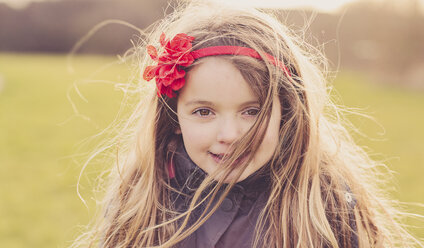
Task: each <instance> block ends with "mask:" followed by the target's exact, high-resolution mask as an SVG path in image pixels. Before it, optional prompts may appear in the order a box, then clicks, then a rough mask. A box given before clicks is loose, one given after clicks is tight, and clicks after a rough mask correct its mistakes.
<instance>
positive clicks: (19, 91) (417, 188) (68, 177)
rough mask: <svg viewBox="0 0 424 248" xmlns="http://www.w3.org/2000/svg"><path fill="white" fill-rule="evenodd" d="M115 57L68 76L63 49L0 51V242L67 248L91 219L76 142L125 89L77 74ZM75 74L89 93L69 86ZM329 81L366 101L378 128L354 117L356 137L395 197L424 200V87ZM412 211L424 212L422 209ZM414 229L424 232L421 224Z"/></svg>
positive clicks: (89, 59)
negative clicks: (386, 171)
mask: <svg viewBox="0 0 424 248" xmlns="http://www.w3.org/2000/svg"><path fill="white" fill-rule="evenodd" d="M114 59H115V58H112V57H100V56H78V57H76V58H75V60H74V63H73V65H74V66H75V70H76V73H74V74H70V73H68V72H67V67H66V57H65V56H62V55H43V54H33V55H19V54H0V195H1V204H0V247H9V248H15V247H66V246H68V245H69V244H70V242H71V241H72V239H73V238H75V237H76V234H77V233H78V232H79V230H80V229H81V227H80V226H79V225H85V224H87V223H88V220H89V217H90V216H91V215H92V214H93V213H94V209H93V206H94V202H93V200H92V199H90V197H91V196H92V194H91V193H90V192H91V188H92V187H93V184H92V183H93V181H92V180H90V179H94V177H96V176H97V175H98V174H99V173H100V172H99V170H98V169H97V170H96V168H94V167H95V166H94V167H93V168H92V167H89V168H88V169H87V173H86V174H85V176H84V177H83V179H82V181H81V184H82V188H81V190H82V191H81V192H82V196H83V197H84V198H85V199H86V200H87V201H88V205H89V206H90V208H89V209H87V208H86V207H85V206H84V204H83V203H82V202H81V201H80V199H79V198H78V196H77V193H76V184H77V180H78V175H79V172H80V170H81V162H83V161H84V158H85V154H81V152H88V151H89V149H90V144H92V143H88V145H85V146H83V147H84V148H83V149H81V145H80V144H81V142H82V141H84V140H85V139H86V138H88V137H91V136H92V135H95V134H96V133H98V132H99V131H101V130H102V129H104V128H105V127H106V126H107V125H108V124H109V123H110V122H111V121H112V120H113V118H114V117H115V115H116V113H117V111H118V108H119V103H120V99H121V97H122V94H121V93H120V92H119V91H117V90H115V88H114V87H113V85H112V84H108V83H100V82H97V83H87V82H80V81H78V80H81V79H84V78H89V77H90V74H91V73H92V72H94V71H96V70H97V69H99V68H100V67H101V66H103V65H105V64H107V63H109V62H112V61H114ZM128 76H129V70H128V67H127V66H125V65H114V66H111V67H110V68H108V69H105V70H102V72H100V73H98V74H96V75H94V76H92V78H93V79H100V80H110V81H114V82H125V81H126V80H127V78H128ZM74 82H77V85H78V88H79V90H80V92H81V94H82V95H84V97H85V98H86V99H87V101H85V100H84V99H83V98H81V97H80V96H78V94H77V92H76V90H75V89H74V88H72V86H73V84H74ZM334 86H335V89H336V91H337V94H338V95H340V96H341V98H342V99H343V101H342V102H343V104H345V105H347V106H349V107H354V108H360V109H363V111H362V112H366V113H368V114H370V115H372V116H374V117H375V118H376V119H377V121H378V123H379V124H381V126H382V127H384V129H383V128H382V127H381V126H380V125H379V124H377V123H375V122H373V121H370V120H368V119H366V118H359V117H357V116H351V117H350V118H351V120H352V122H353V123H355V124H356V125H357V127H359V128H360V129H361V130H362V131H363V132H364V133H365V134H366V135H367V136H366V137H363V136H360V135H356V136H355V137H357V141H358V143H360V144H361V145H363V146H367V147H368V148H367V149H369V150H370V152H372V154H373V157H375V158H376V159H379V160H381V159H384V160H386V163H387V164H388V166H389V167H390V168H391V169H392V170H394V171H395V172H396V174H395V182H394V183H393V186H394V187H396V188H397V189H398V191H397V192H395V193H393V196H394V197H395V198H397V199H399V200H401V201H404V202H418V203H424V182H423V180H422V178H423V174H424V152H423V147H424V146H423V145H424V128H423V127H424V114H423V113H424V112H423V109H424V92H416V91H413V90H408V89H403V88H397V87H394V86H387V85H383V84H376V83H373V82H372V80H370V79H367V78H365V77H362V76H360V75H358V74H355V73H347V72H344V73H340V74H339V76H338V77H337V79H336V81H335V82H334ZM67 95H69V97H70V99H72V103H73V104H75V106H76V108H77V109H78V111H79V115H78V114H76V113H75V111H74V110H73V108H72V104H71V101H70V100H69V99H68V98H67ZM383 132H384V134H382V135H381V133H383ZM84 149H87V150H84ZM409 209H410V210H413V211H415V212H417V213H420V214H424V211H423V209H419V208H418V207H412V206H411V207H410V208H409ZM408 223H409V224H413V225H419V224H420V222H417V221H410V222H408ZM421 225H422V222H421ZM413 232H414V233H415V234H416V236H418V237H420V238H424V230H423V227H422V226H421V229H414V230H413Z"/></svg>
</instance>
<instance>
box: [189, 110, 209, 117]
mask: <svg viewBox="0 0 424 248" xmlns="http://www.w3.org/2000/svg"><path fill="white" fill-rule="evenodd" d="M210 113H211V111H210V110H209V109H198V110H196V111H194V112H193V114H197V115H200V116H208V115H209V114H210Z"/></svg>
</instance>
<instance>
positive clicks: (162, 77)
mask: <svg viewBox="0 0 424 248" xmlns="http://www.w3.org/2000/svg"><path fill="white" fill-rule="evenodd" d="M194 39H195V38H194V37H192V36H188V35H187V34H184V33H179V34H177V35H176V36H175V37H174V38H173V39H172V40H168V39H166V38H165V34H164V33H162V35H161V36H160V44H161V46H162V47H163V48H164V49H165V50H164V52H163V53H162V54H161V55H160V56H158V53H157V51H156V48H155V47H154V46H152V45H148V46H147V53H148V54H149V55H150V57H151V58H152V59H153V60H154V61H156V62H158V64H157V65H155V66H147V67H146V69H145V70H144V73H143V78H144V80H147V81H150V80H152V79H153V78H156V86H157V89H158V92H157V93H158V95H159V96H162V95H164V94H165V95H167V96H168V97H174V96H175V91H177V90H179V89H181V88H182V87H183V86H184V84H185V78H184V76H185V71H184V70H183V69H181V68H180V67H181V66H189V65H191V64H192V63H193V62H194V60H196V59H200V58H203V57H208V56H216V55H242V56H249V57H252V58H256V59H262V56H261V55H260V54H259V53H258V52H257V51H255V50H254V49H252V48H248V47H240V46H212V47H206V48H201V49H199V50H195V51H191V49H192V44H191V42H192V41H193V40H194ZM263 54H264V55H265V56H266V59H267V60H268V61H269V62H271V63H272V64H274V65H275V66H278V67H280V68H281V69H282V70H283V71H284V73H285V74H286V75H287V76H288V77H290V72H289V70H288V69H287V67H286V66H285V65H284V63H282V62H281V61H279V60H277V59H276V58H274V57H273V56H272V55H270V54H268V53H263Z"/></svg>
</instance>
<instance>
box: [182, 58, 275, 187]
mask: <svg viewBox="0 0 424 248" xmlns="http://www.w3.org/2000/svg"><path fill="white" fill-rule="evenodd" d="M259 109H260V106H259V101H258V97H257V96H256V95H255V94H254V93H253V91H252V89H251V88H250V86H249V84H248V83H247V82H246V81H245V80H244V78H243V76H242V74H241V73H240V71H239V70H238V69H237V68H236V67H235V66H234V65H233V64H231V62H229V61H228V60H225V59H223V58H219V57H207V58H203V59H202V60H201V61H200V63H199V64H198V65H196V66H195V67H194V68H192V69H191V70H190V71H189V72H188V73H187V75H186V84H185V85H184V87H183V88H182V89H181V90H180V94H179V96H178V103H177V114H178V121H179V124H180V128H179V129H178V130H177V133H181V134H182V137H183V141H184V146H185V149H186V151H187V153H188V155H189V156H190V158H191V160H192V161H193V162H194V163H196V164H197V165H198V166H199V167H200V168H202V169H203V170H204V171H206V172H207V173H208V174H211V173H213V172H214V171H215V170H216V169H217V168H218V167H219V166H220V162H221V157H222V155H224V154H226V153H229V152H230V151H229V148H230V145H231V143H233V142H235V141H236V140H237V139H239V138H241V137H242V136H243V135H244V134H245V133H246V132H247V131H248V130H249V128H250V127H252V125H253V124H254V122H255V119H256V117H257V114H258V113H259ZM280 120H281V107H280V101H279V99H278V97H274V101H273V108H272V114H271V119H270V122H269V125H268V127H267V130H266V133H265V137H264V140H263V141H262V143H261V145H260V147H259V149H258V150H257V152H256V153H255V155H254V157H253V160H252V161H251V162H250V164H249V165H248V167H247V168H246V170H245V171H244V172H243V174H242V175H241V177H240V178H239V180H238V181H241V180H243V179H245V178H246V177H248V176H249V175H251V174H252V173H253V172H255V171H256V170H258V169H259V168H261V167H262V166H263V165H265V164H266V163H267V162H268V161H269V160H270V159H271V157H272V155H273V153H274V151H275V149H276V147H277V144H278V140H279V138H278V137H279V128H280ZM262 128H265V127H262ZM241 159H243V158H241ZM241 159H239V160H241ZM236 162H237V161H236ZM236 172H237V171H233V172H232V173H231V174H230V179H231V178H232V177H233V176H235V175H236Z"/></svg>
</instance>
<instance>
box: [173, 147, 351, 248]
mask: <svg viewBox="0 0 424 248" xmlns="http://www.w3.org/2000/svg"><path fill="white" fill-rule="evenodd" d="M172 166H173V169H175V175H174V178H173V179H172V181H171V183H172V186H173V187H175V188H177V189H179V190H182V191H183V192H184V193H185V194H187V195H189V196H190V195H192V194H193V193H194V191H195V190H196V189H197V187H198V186H199V184H200V183H201V182H202V180H203V179H204V178H205V176H206V174H205V172H204V171H203V170H201V169H200V168H199V167H198V166H197V165H196V164H194V162H193V161H192V160H191V159H190V158H189V156H188V154H187V152H186V151H185V149H184V145H182V144H180V145H179V146H178V149H177V152H176V154H175V156H174V158H173V163H172ZM263 168H265V166H264V167H263ZM265 170H266V169H260V170H259V171H257V172H255V173H253V174H252V175H250V176H249V177H248V178H246V179H244V180H243V181H241V182H238V183H237V184H235V185H234V187H233V188H232V189H231V191H230V192H229V193H228V195H227V196H226V198H225V199H224V201H223V202H222V203H221V205H220V206H219V208H218V209H217V210H216V211H215V212H214V213H213V214H212V216H211V217H210V218H209V219H208V220H207V221H206V222H205V223H204V224H203V225H202V226H201V227H200V228H199V229H197V230H196V231H195V232H194V233H193V234H191V235H190V236H189V237H187V238H186V239H185V240H184V241H182V242H180V244H179V245H178V247H179V248H185V247H190V248H214V247H215V248H224V247H230V248H248V247H249V248H250V247H252V246H253V239H254V230H255V224H256V222H257V220H258V215H259V213H260V212H261V210H262V209H263V208H264V205H265V203H266V201H267V198H268V193H269V186H270V182H269V176H267V175H268V174H267V173H266V172H265V173H264V171H265ZM349 194H350V193H349V192H347V196H348V197H346V199H347V200H348V201H350V203H351V204H350V205H351V207H352V208H353V207H354V204H355V200H354V199H353V198H352V197H350V196H351V194H350V195H349ZM173 197H174V201H175V206H176V208H177V210H179V211H181V212H183V211H184V210H186V209H187V208H188V204H189V199H187V198H186V197H183V196H181V195H174V196H173ZM349 197H350V198H349ZM218 198H219V197H218V196H217V197H215V200H217V199H218ZM202 211H203V209H202V207H200V209H199V211H195V213H194V215H193V216H192V218H191V219H190V221H189V226H190V225H191V224H192V223H193V222H194V221H195V220H196V219H197V218H198V215H199V214H200V213H201V212H202ZM351 226H352V229H353V230H356V226H355V222H354V221H352V222H351ZM352 236H353V238H352V245H353V247H358V240H357V236H356V235H352Z"/></svg>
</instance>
